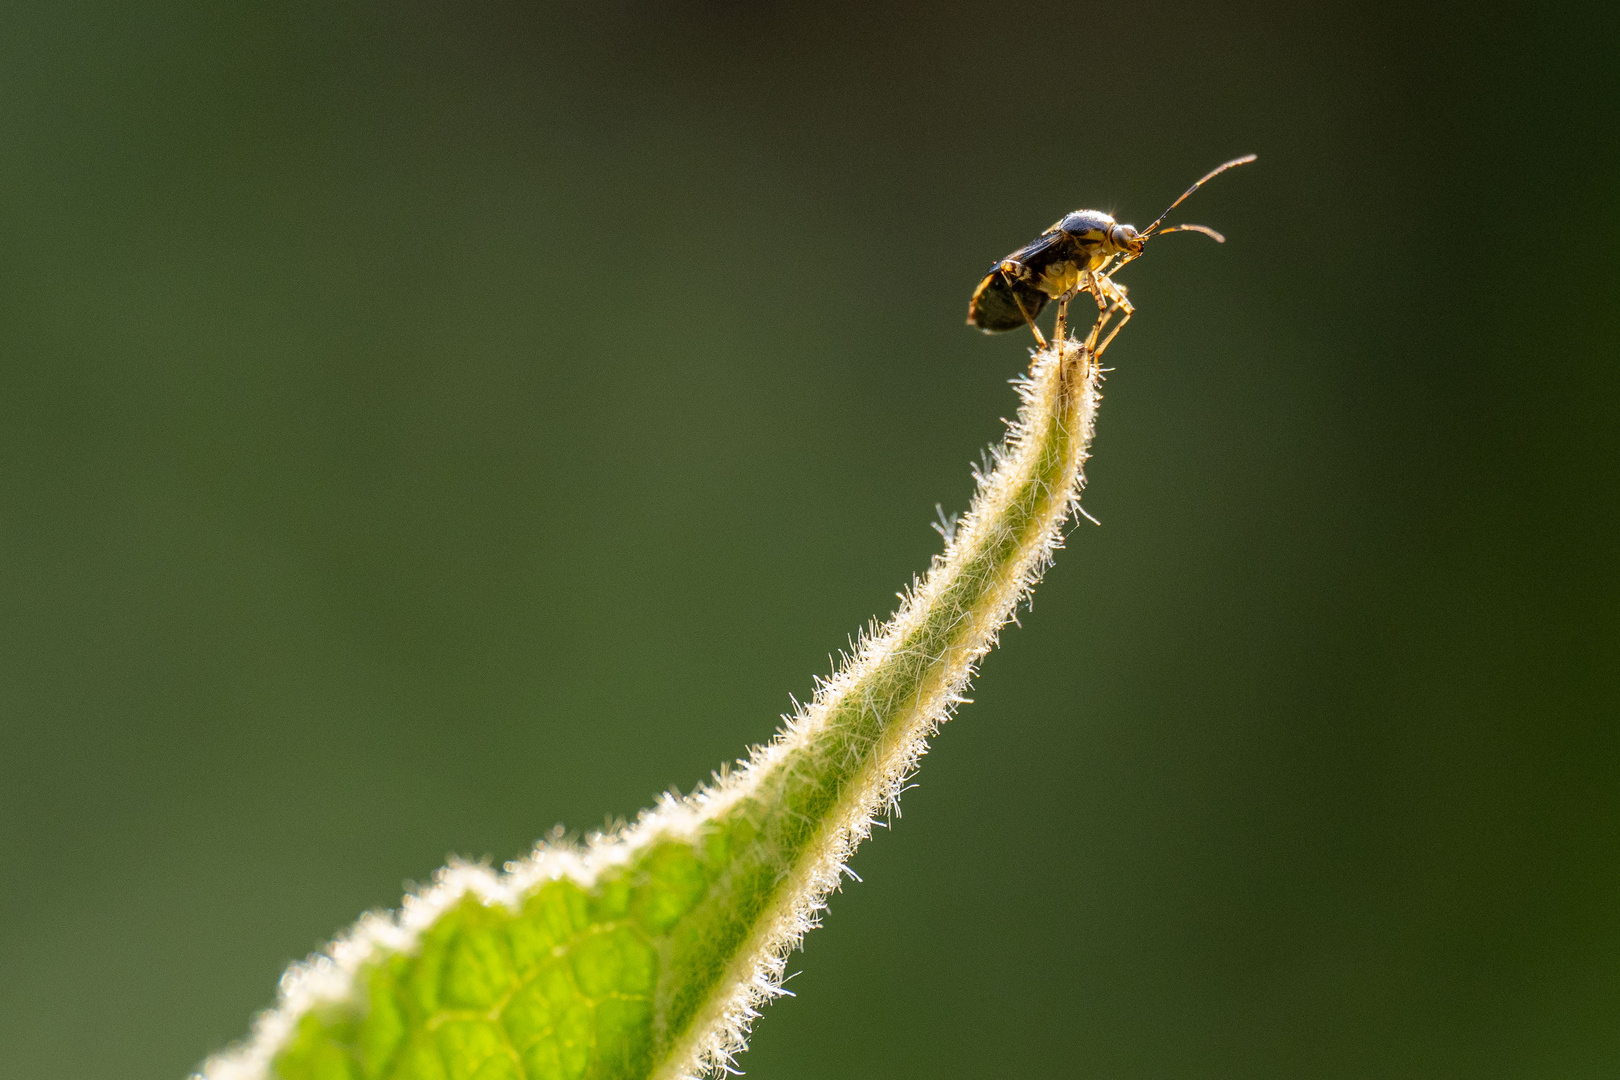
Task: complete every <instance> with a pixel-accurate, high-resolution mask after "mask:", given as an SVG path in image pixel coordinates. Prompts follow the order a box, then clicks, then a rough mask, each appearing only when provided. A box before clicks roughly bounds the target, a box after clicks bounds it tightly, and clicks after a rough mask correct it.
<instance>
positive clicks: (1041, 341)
mask: <svg viewBox="0 0 1620 1080" xmlns="http://www.w3.org/2000/svg"><path fill="white" fill-rule="evenodd" d="M999 269H1000V271H1001V276H1002V278H1003V279H1005V280H1006V282H1007V290H1008V292H1010V293H1011V294H1012V298H1013V303H1015V304H1017V305H1018V313H1019V314H1020V315H1022V316H1023V317H1024V321H1025V322H1027V323H1029V332H1030V333H1032V334H1034V335H1035V344H1037V345H1039V346H1040V347H1041V348H1043V349H1044V348H1046V339H1045V338H1043V337H1042V336H1041V328H1040V327H1038V326H1036V325H1035V320H1034V319H1032V318H1030V314H1029V309H1028V308H1027V307H1025V306H1024V302H1023V301H1022V300H1020V299H1019V298H1018V290H1017V288H1015V287H1014V286H1013V279H1012V277H1011V275H1009V274H1008V273H1007V268H1006V267H1005V266H1002V267H1000V268H999Z"/></svg>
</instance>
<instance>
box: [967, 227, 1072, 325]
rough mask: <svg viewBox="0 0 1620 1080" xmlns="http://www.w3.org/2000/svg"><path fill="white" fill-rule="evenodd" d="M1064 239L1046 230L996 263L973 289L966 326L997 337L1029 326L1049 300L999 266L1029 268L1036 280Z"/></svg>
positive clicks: (1042, 293)
mask: <svg viewBox="0 0 1620 1080" xmlns="http://www.w3.org/2000/svg"><path fill="white" fill-rule="evenodd" d="M1063 239H1064V237H1063V234H1061V233H1054V232H1051V231H1048V232H1045V233H1042V234H1041V235H1040V236H1037V237H1036V238H1035V239H1034V240H1031V241H1030V242H1029V243H1027V244H1025V245H1024V246H1023V247H1021V248H1019V249H1018V250H1017V251H1015V252H1013V253H1012V254H1011V255H1008V256H1007V257H1006V258H1004V259H1001V260H999V261H997V263H996V265H994V266H992V267H991V268H990V272H989V273H988V274H986V275H985V276H984V280H983V281H980V282H979V287H978V288H977V289H974V290H973V299H971V300H969V301H968V317H967V321H968V325H969V326H977V327H978V328H979V329H980V330H983V331H984V332H985V333H987V334H999V333H1002V332H1003V331H1006V330H1017V329H1018V328H1019V327H1020V326H1027V325H1029V322H1030V320H1032V319H1034V318H1035V317H1036V316H1037V315H1039V314H1040V313H1041V309H1042V308H1044V307H1046V302H1047V301H1048V300H1050V299H1051V297H1049V296H1047V295H1046V293H1044V292H1042V291H1041V290H1040V289H1039V288H1038V287H1036V286H1035V285H1034V284H1033V280H1019V279H1018V278H1016V277H1012V276H1011V275H1008V274H1005V273H1003V272H1002V270H1001V266H1002V264H1003V263H1009V262H1012V263H1020V264H1022V265H1023V266H1026V267H1028V268H1029V270H1030V271H1031V272H1032V279H1038V278H1039V277H1040V274H1041V271H1043V270H1044V269H1045V268H1046V264H1047V263H1048V262H1050V261H1051V257H1052V255H1053V253H1054V249H1056V248H1058V247H1059V246H1060V245H1061V244H1062V242H1063ZM1020 305H1022V306H1020Z"/></svg>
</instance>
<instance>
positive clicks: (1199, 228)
mask: <svg viewBox="0 0 1620 1080" xmlns="http://www.w3.org/2000/svg"><path fill="white" fill-rule="evenodd" d="M1173 232H1196V233H1203V234H1204V235H1205V236H1207V237H1209V238H1210V239H1211V240H1213V241H1215V242H1216V243H1217V244H1224V243H1226V237H1224V236H1222V235H1221V234H1220V233H1218V232H1216V231H1215V230H1214V229H1212V228H1210V227H1209V226H1208V225H1172V226H1170V227H1169V228H1168V229H1160V230H1159V233H1158V234H1159V235H1160V236H1164V235H1165V234H1166V233H1173Z"/></svg>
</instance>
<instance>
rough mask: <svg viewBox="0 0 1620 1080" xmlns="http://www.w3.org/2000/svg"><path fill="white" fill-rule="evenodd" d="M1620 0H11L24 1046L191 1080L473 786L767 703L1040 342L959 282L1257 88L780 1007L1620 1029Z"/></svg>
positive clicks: (19, 993)
mask: <svg viewBox="0 0 1620 1080" xmlns="http://www.w3.org/2000/svg"><path fill="white" fill-rule="evenodd" d="M531 6H533V7H537V8H541V9H543V11H541V12H539V13H537V12H536V11H533V10H529V8H530V7H531ZM1541 6H1542V7H1551V5H1541ZM1574 10H1575V9H1571V8H1566V9H1565V11H1564V13H1563V14H1560V15H1549V14H1547V13H1545V12H1543V13H1540V14H1533V13H1532V12H1531V11H1530V8H1529V7H1528V6H1525V7H1523V8H1513V7H1507V6H1492V5H1472V6H1468V7H1462V6H1458V7H1457V8H1455V9H1427V10H1426V9H1420V8H1414V7H1411V6H1408V5H1399V6H1394V7H1391V8H1389V9H1387V10H1378V9H1376V8H1372V7H1364V8H1360V9H1359V10H1357V11H1356V12H1354V13H1350V12H1346V11H1344V10H1343V9H1341V8H1339V7H1337V6H1331V5H1324V6H1323V7H1321V8H1314V9H1313V8H1304V7H1275V6H1264V5H1233V6H1229V7H1228V6H1222V5H1185V6H1175V5H1169V6H1165V5H1153V6H1148V7H1145V8H1141V9H1138V10H1133V11H1129V12H1126V11H1123V10H1121V9H1119V8H1117V7H1116V6H1114V5H1085V6H1081V5H1071V4H1062V5H1059V4H1052V5H1019V4H1012V3H995V4H982V5H980V4H975V5H962V6H960V7H954V8H953V7H949V6H941V5H935V4H928V5H924V4H917V5H887V6H883V7H880V8H871V7H868V6H867V5H863V4H854V3H851V4H849V5H847V6H841V5H837V4H834V5H828V4H785V3H770V4H746V3H732V4H723V3H713V4H698V3H691V2H680V0H676V2H673V3H667V4H662V5H656V4H650V3H649V4H642V3H618V4H607V5H584V4H581V5H574V6H569V5H547V4H540V5H518V4H512V5H508V6H504V7H503V6H501V5H498V4H493V3H471V4H461V5H452V4H442V5H440V4H416V5H411V4H383V3H377V4H369V5H331V4H323V3H314V2H305V3H279V4H264V5H239V4H219V3H204V2H200V0H199V2H196V3H190V4H184V3H174V4H165V5H159V4H154V3H150V2H148V3H111V2H103V3H99V4H94V3H70V2H62V0H53V2H50V3H24V2H20V0H19V2H15V3H8V4H7V5H6V6H5V9H4V14H3V15H0V860H3V863H0V865H3V867H4V885H3V886H0V1074H3V1075H4V1076H6V1077H13V1076H14V1077H18V1078H29V1080H52V1078H58V1077H98V1078H99V1077H115V1076H116V1077H128V1078H137V1080H145V1078H151V1080H179V1078H180V1077H181V1076H182V1075H183V1074H184V1072H185V1071H186V1070H187V1069H188V1068H189V1067H190V1066H192V1065H193V1064H194V1063H195V1062H197V1061H198V1060H199V1059H200V1058H201V1057H202V1056H203V1055H204V1054H206V1053H208V1052H209V1051H211V1050H213V1049H216V1048H218V1047H220V1046H222V1045H224V1044H225V1043H226V1042H227V1041H229V1040H230V1039H232V1038H234V1037H236V1036H239V1035H240V1034H242V1033H243V1032H245V1030H246V1029H247V1025H248V1020H249V1017H250V1015H251V1013H252V1012H253V1011H254V1010H255V1009H257V1008H259V1007H260V1006H263V1005H265V1004H267V1003H269V1002H270V1001H271V999H272V997H273V994H274V988H275V979H276V977H277V975H278V973H279V972H280V970H281V968H282V966H283V965H284V964H285V963H286V962H287V961H288V960H290V959H293V958H295V957H299V956H302V955H304V954H305V953H307V952H308V951H309V950H310V949H312V948H314V947H316V946H318V945H319V944H320V943H321V942H323V941H324V940H326V939H327V938H328V936H329V935H331V934H332V933H333V932H334V931H335V930H337V929H339V928H340V927H342V926H344V925H345V924H347V923H348V922H349V921H350V920H351V919H352V918H353V917H354V916H355V915H357V914H358V913H359V912H360V911H361V910H363V909H365V908H367V907H372V906H386V905H392V904H394V903H396V902H397V900H398V897H399V895H400V889H401V882H402V881H403V880H405V879H412V880H421V879H424V878H426V877H427V876H428V875H429V874H431V873H432V871H433V869H434V868H435V867H436V866H438V865H439V864H440V863H441V862H442V860H443V859H444V858H445V856H446V854H447V853H450V852H456V853H462V854H467V855H471V856H474V857H477V856H481V855H486V854H487V855H489V856H491V857H493V858H494V859H495V860H497V861H500V860H503V859H507V858H511V857H513V856H516V855H519V854H521V853H522V852H523V851H525V850H526V848H527V846H528V845H529V844H530V842H531V841H532V840H533V839H534V838H536V837H538V836H539V835H541V834H542V833H544V832H545V831H546V830H547V829H549V828H550V827H551V826H552V825H553V823H555V822H557V821H562V822H566V823H567V824H568V826H569V827H570V828H573V829H586V828H590V827H592V826H595V825H597V824H600V823H601V822H602V821H603V820H604V819H605V818H607V817H610V816H618V815H628V814H633V813H634V812H635V811H636V810H637V809H639V808H640V807H642V806H645V805H647V804H648V803H649V802H650V801H651V800H652V798H653V796H654V795H655V794H656V793H657V792H658V791H659V790H661V789H662V788H664V787H666V786H668V785H672V784H673V785H678V786H680V787H681V788H683V789H689V788H690V787H691V786H692V785H693V784H694V783H696V782H697V781H698V780H700V779H702V778H703V777H705V776H707V774H708V772H709V770H710V769H711V768H713V767H714V766H716V765H718V764H719V763H720V762H721V761H724V760H729V759H731V758H733V757H735V756H737V755H738V754H740V753H741V752H742V750H743V748H744V746H745V745H746V744H747V743H749V742H750V741H755V740H760V739H763V738H765V737H767V736H768V735H769V734H770V732H771V730H772V728H773V724H774V722H775V716H776V714H777V713H779V712H780V711H782V710H783V709H785V708H787V707H788V695H789V693H790V692H791V693H794V694H797V695H799V696H800V697H803V696H805V695H806V694H808V693H809V692H810V688H811V676H812V675H813V674H814V673H818V672H825V671H826V667H827V659H826V658H827V654H828V653H829V652H830V651H833V650H835V649H837V648H839V647H840V646H842V645H843V643H844V641H845V638H846V635H847V634H848V633H849V632H851V631H853V630H854V629H855V628H856V627H858V626H859V625H860V624H861V623H863V622H864V621H865V620H866V619H867V618H868V617H870V616H872V615H874V614H882V613H886V612H887V611H888V610H889V609H890V607H891V606H892V603H893V594H894V591H895V590H896V589H898V588H899V587H900V586H902V585H903V584H904V583H905V582H906V581H907V580H908V578H909V575H910V574H912V573H913V572H915V571H918V570H921V569H922V568H923V567H925V566H926V563H927V559H928V557H929V555H930V554H931V553H932V552H933V551H935V550H937V547H938V538H937V537H936V536H935V534H934V533H933V532H931V531H930V530H929V528H928V521H929V520H930V518H932V516H933V513H934V504H935V503H936V502H941V503H943V504H944V505H945V507H946V508H947V509H952V508H955V509H960V508H961V507H962V506H963V505H964V504H965V501H966V499H967V496H968V493H969V480H968V463H969V462H970V460H972V459H973V458H974V457H975V455H976V454H977V452H978V450H979V448H980V447H982V446H983V445H985V444H986V443H987V442H989V441H991V440H992V439H994V438H996V437H997V435H998V433H999V431H1000V424H999V422H998V419H997V418H998V417H999V416H1002V415H1006V414H1008V413H1009V412H1010V411H1011V409H1012V408H1013V404H1014V399H1013V396H1012V394H1011V392H1010V390H1009V389H1008V388H1007V386H1006V384H1005V380H1006V379H1007V378H1008V377H1009V376H1011V375H1013V374H1014V373H1015V372H1016V371H1017V370H1018V369H1019V368H1020V366H1021V365H1022V363H1023V361H1024V358H1025V346H1026V344H1027V342H1026V341H1025V340H1023V339H1021V338H1020V336H1018V335H1010V336H1007V337H1000V338H987V337H983V336H980V335H978V334H976V333H972V332H970V331H968V330H967V329H965V328H964V327H963V326H962V316H963V313H964V307H965V303H966V299H967V295H968V293H969V291H970V290H971V288H972V286H973V284H974V281H975V279H976V277H977V275H978V274H979V273H980V272H981V271H982V270H983V268H984V267H985V266H986V265H987V263H988V262H989V261H990V260H991V259H992V258H994V257H996V256H999V255H1000V254H1002V253H1003V252H1004V251H1007V250H1009V249H1011V248H1012V247H1014V246H1016V245H1018V244H1019V243H1021V242H1023V241H1024V240H1026V239H1028V238H1029V237H1030V236H1032V235H1033V234H1034V233H1035V232H1036V231H1038V230H1039V229H1040V228H1042V227H1044V226H1045V225H1046V224H1047V223H1048V222H1050V221H1051V220H1053V219H1054V218H1056V217H1057V216H1058V215H1059V214H1061V213H1063V212H1064V211H1067V210H1070V209H1073V208H1075V207H1077V206H1096V207H1100V208H1103V209H1108V210H1117V211H1118V212H1119V213H1120V214H1121V216H1122V217H1123V218H1125V219H1127V220H1134V221H1135V222H1136V223H1137V224H1139V225H1140V224H1145V222H1146V221H1147V220H1148V219H1150V218H1151V217H1152V216H1153V215H1154V214H1155V213H1156V212H1157V211H1158V210H1159V209H1160V208H1161V207H1162V206H1163V205H1164V204H1165V203H1166V202H1168V201H1169V199H1170V198H1171V197H1172V196H1173V195H1175V194H1176V193H1178V192H1179V191H1180V190H1181V189H1182V188H1183V187H1184V186H1185V185H1186V184H1187V183H1188V182H1190V181H1191V180H1192V179H1193V178H1194V177H1196V176H1197V175H1199V174H1200V173H1201V172H1202V171H1203V170H1204V169H1206V168H1208V167H1210V166H1211V165H1214V164H1215V163H1217V162H1219V161H1222V160H1224V159H1225V158H1228V157H1231V156H1234V155H1236V154H1239V153H1243V152H1246V151H1251V150H1253V151H1257V152H1259V153H1260V155H1261V161H1260V163H1259V164H1258V165H1255V166H1252V167H1249V168H1246V169H1243V170H1241V171H1239V172H1237V173H1234V174H1232V175H1230V176H1227V177H1223V178H1222V179H1221V180H1220V181H1219V182H1218V183H1216V184H1215V185H1212V186H1211V187H1210V188H1209V189H1208V190H1206V191H1205V192H1203V193H1201V194H1200V195H1199V196H1198V198H1197V199H1196V200H1195V201H1194V202H1193V203H1192V204H1190V205H1189V207H1188V218H1189V219H1190V220H1194V221H1202V222H1207V223H1209V224H1212V225H1214V226H1216V227H1218V228H1221V229H1223V230H1225V231H1226V232H1227V233H1228V234H1229V235H1230V236H1231V242H1230V243H1228V244H1227V245H1226V246H1225V247H1224V248H1220V247H1217V246H1215V245H1213V244H1210V243H1208V242H1207V241H1205V240H1202V239H1200V238H1198V237H1181V238H1177V239H1176V240H1174V241H1170V240H1166V241H1165V242H1164V243H1163V245H1162V246H1161V245H1157V244H1156V245H1155V246H1154V248H1153V250H1152V253H1151V256H1150V257H1149V258H1147V259H1145V260H1144V261H1143V262H1142V263H1140V264H1139V265H1137V266H1134V267H1132V268H1131V270H1130V271H1129V272H1128V273H1127V274H1126V275H1125V276H1124V279H1123V280H1125V281H1126V282H1128V284H1129V285H1130V286H1131V287H1132V289H1133V292H1132V296H1133V298H1135V299H1136V301H1137V303H1138V305H1139V309H1140V314H1139V316H1138V318H1137V320H1136V322H1134V323H1133V324H1132V326H1131V327H1130V329H1129V330H1128V331H1127V333H1126V334H1125V335H1124V336H1122V337H1121V338H1120V340H1119V342H1118V343H1117V344H1116V346H1115V349H1114V351H1113V352H1111V353H1110V356H1109V359H1110V360H1111V361H1113V362H1114V364H1115V365H1116V367H1117V370H1116V372H1115V373H1114V374H1113V375H1112V377H1111V378H1110V380H1109V382H1108V385H1107V394H1108V400H1107V402H1106V404H1105V406H1104V409H1103V413H1102V418H1101V433H1100V436H1099V438H1098V441H1097V444H1096V448H1095V449H1096V459H1095V462H1094V465H1093V467H1092V469H1091V487H1090V489H1089V492H1088V495H1087V500H1086V501H1087V505H1088V507H1089V508H1090V509H1091V510H1092V512H1093V513H1094V514H1096V515H1097V516H1098V517H1099V518H1100V519H1101V520H1102V521H1103V523H1104V524H1103V526H1102V527H1101V528H1094V527H1092V526H1090V525H1085V526H1083V527H1081V528H1079V529H1078V530H1077V531H1076V532H1075V534H1074V536H1073V538H1072V540H1071V542H1070V545H1069V549H1068V550H1067V551H1065V552H1064V553H1063V554H1062V556H1061V558H1060V560H1059V562H1058V564H1057V567H1056V569H1055V570H1054V571H1053V572H1052V573H1051V574H1050V575H1049V577H1048V580H1047V581H1046V583H1045V584H1044V585H1043V586H1042V588H1041V590H1040V592H1039V595H1038V597H1037V603H1036V605H1035V609H1034V611H1033V613H1032V614H1030V615H1027V616H1025V617H1024V619H1023V623H1024V627H1023V629H1021V630H1013V631H1010V632H1009V633H1008V635H1007V637H1006V640H1005V644H1004V646H1003V648H1002V649H1001V650H1000V651H999V652H998V653H997V654H995V655H994V656H992V657H991V658H990V661H989V663H988V664H987V665H986V668H985V671H984V673H983V676H982V678H981V679H980V680H979V681H978V684H977V687H976V690H975V696H976V697H977V698H978V703H977V704H975V705H973V706H972V707H970V708H968V709H967V710H966V711H965V712H964V714H963V715H962V716H961V717H960V718H959V719H958V720H957V721H956V722H954V723H953V724H952V725H951V726H950V727H948V728H947V729H946V730H945V731H944V732H943V734H942V735H941V737H940V738H939V740H938V742H937V744H936V745H937V749H936V750H935V752H934V753H933V754H932V755H931V756H930V757H929V758H928V759H927V761H926V767H925V768H924V770H923V772H922V775H921V777H920V780H921V785H922V786H921V787H920V788H919V789H918V790H916V791H913V792H911V793H910V794H909V795H908V796H907V799H906V806H905V809H906V816H905V819H904V821H903V822H901V823H898V824H897V827H896V828H895V829H894V830H893V831H892V832H880V834H879V835H878V837H877V838H876V839H875V840H874V841H873V842H872V843H871V844H870V845H869V846H868V848H867V849H865V850H863V851H862V852H861V854H860V856H859V858H858V859H857V860H856V862H855V868H856V869H857V870H858V871H859V872H860V873H861V874H862V875H863V877H864V878H865V883H864V884H862V885H858V886H856V885H850V886H847V887H846V888H845V890H844V892H843V893H842V894H841V895H839V896H836V897H835V898H834V902H833V906H832V911H831V913H830V915H829V917H828V919H827V925H826V928H825V929H823V930H821V931H818V932H817V933H815V934H814V935H812V937H811V938H810V941H809V947H808V950H807V951H806V952H805V953H804V954H803V955H802V956H798V957H795V958H794V961H793V964H794V966H795V967H802V968H803V974H802V975H800V976H799V977H797V978H795V979H794V981H793V982H792V984H791V987H792V989H793V990H795V991H796V992H797V993H798V995H799V996H798V997H797V998H795V999H791V1000H789V1001H786V1002H785V1003H782V1004H778V1005H775V1006H773V1007H772V1008H771V1009H770V1010H769V1012H768V1014H767V1016H766V1018H765V1019H764V1021H763V1022H762V1024H761V1026H760V1027H759V1030H758V1035H757V1037H756V1040H755V1044H754V1049H753V1050H752V1051H751V1052H750V1053H749V1054H748V1056H747V1057H746V1058H745V1059H744V1062H743V1064H744V1067H745V1068H746V1069H747V1070H748V1071H749V1073H750V1075H752V1076H755V1077H762V1078H772V1080H789V1078H811V1077H816V1078H821V1077H838V1078H850V1080H854V1078H858V1077H873V1078H877V1077H885V1078H886V1077H919V1078H923V1077H927V1078H936V1077H956V1076H1028V1077H1045V1076H1076V1077H1097V1078H1110V1080H1120V1078H1154V1080H1157V1078H1164V1080H1171V1078H1178V1080H1179V1078H1190V1077H1200V1078H1226V1077H1231V1078H1244V1080H1257V1078H1273V1077H1276V1078H1294V1077H1301V1078H1303V1077H1313V1078H1315V1077H1346V1078H1349V1077H1357V1078H1360V1077H1416V1076H1423V1077H1469V1078H1478V1077H1613V1076H1615V1075H1617V1074H1620V734H1617V730H1616V719H1617V708H1616V707H1617V705H1620V693H1617V691H1620V618H1617V606H1616V603H1617V600H1620V559H1617V535H1616V532H1617V526H1620V499H1617V488H1616V484H1617V481H1620V456H1617V451H1620V415H1617V414H1620V408H1617V405H1620V373H1617V372H1620V367H1617V359H1620V355H1617V351H1616V348H1615V342H1616V340H1617V339H1620V337H1617V332H1620V326H1617V325H1616V323H1617V320H1616V314H1617V310H1620V300H1617V297H1620V281H1617V277H1620V275H1617V272H1616V255H1615V252H1616V250H1617V248H1616V243H1615V241H1616V233H1617V220H1616V219H1617V212H1616V203H1617V199H1616V196H1617V193H1620V184H1617V178H1620V168H1617V156H1620V151H1617V147H1620V137H1617V134H1616V129H1615V126H1614V125H1613V123H1612V117H1613V110H1615V107H1616V105H1617V101H1616V97H1617V91H1616V89H1615V88H1616V86H1617V85H1620V70H1617V69H1620V64H1617V61H1616V53H1615V51H1614V48H1613V37H1612V32H1610V31H1605V30H1603V29H1602V28H1601V27H1600V25H1599V24H1598V22H1597V21H1596V20H1595V19H1592V20H1586V19H1584V18H1583V17H1581V16H1580V15H1578V14H1575V13H1574Z"/></svg>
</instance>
